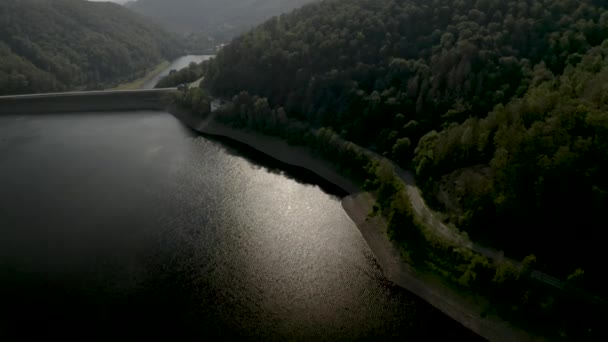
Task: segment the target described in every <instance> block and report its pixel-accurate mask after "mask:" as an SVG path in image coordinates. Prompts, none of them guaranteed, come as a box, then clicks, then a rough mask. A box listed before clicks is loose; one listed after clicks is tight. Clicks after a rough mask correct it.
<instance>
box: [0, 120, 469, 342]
mask: <svg viewBox="0 0 608 342" xmlns="http://www.w3.org/2000/svg"><path fill="white" fill-rule="evenodd" d="M279 167H281V165H278V164H277V163H276V162H272V161H271V160H268V159H267V158H263V157H261V156H260V155H259V154H257V153H253V152H252V151H251V150H249V149H246V148H243V147H240V146H236V145H231V144H229V145H226V144H224V143H220V142H217V141H213V140H210V139H208V138H205V137H202V136H200V135H197V134H194V133H193V132H192V131H190V130H189V129H187V128H186V127H185V126H183V125H182V124H181V123H180V122H179V121H177V119H175V118H174V117H173V116H171V115H169V114H166V113H162V112H137V113H136V112H132V113H105V114H94V113H85V114H66V115H46V116H4V117H0V301H1V306H0V307H1V309H0V310H2V311H1V312H2V318H1V319H0V328H2V329H0V330H1V331H2V332H3V333H6V332H7V331H10V332H11V333H19V334H24V335H28V334H31V333H41V334H42V333H44V334H60V335H62V336H64V335H63V334H67V336H72V337H74V336H75V337H76V338H78V337H83V336H84V337H83V338H84V340H87V339H89V338H90V337H91V336H99V335H109V336H125V335H123V334H124V333H125V332H123V330H126V331H127V332H128V333H130V334H133V335H134V336H136V337H141V336H152V337H158V336H159V334H168V335H170V336H173V337H175V336H183V335H191V336H192V335H194V336H195V337H197V338H199V339H200V338H204V337H210V336H220V337H224V338H228V337H247V338H251V339H280V340H283V339H296V340H299V339H304V340H309V339H323V340H335V339H347V340H349V339H355V338H377V337H389V336H401V337H404V338H409V339H410V340H418V339H419V338H422V337H424V338H425V339H433V338H443V337H449V338H450V339H454V338H459V337H464V338H467V339H470V338H473V337H474V336H473V335H472V334H471V333H470V332H468V331H467V330H465V329H464V328H463V327H462V326H460V325H459V324H457V323H456V322H454V321H452V320H450V319H448V318H447V317H445V316H443V315H442V314H440V313H439V312H437V311H436V310H434V309H433V308H431V307H430V306H428V305H427V304H426V303H424V302H421V301H419V300H418V299H417V298H415V297H414V296H412V295H411V294H410V293H408V292H406V291H405V290H403V289H401V288H399V287H397V286H395V285H393V284H392V283H391V282H389V281H388V280H387V279H386V278H385V277H384V276H383V273H382V271H381V269H380V267H379V266H378V264H377V263H376V261H375V259H374V257H373V254H372V252H371V250H370V249H369V247H368V246H367V244H366V243H365V241H364V239H363V237H362V236H361V234H360V232H359V231H358V229H357V227H356V226H355V225H354V224H353V222H352V221H351V220H350V219H349V217H348V216H347V214H346V213H345V212H344V211H343V209H342V207H341V205H340V199H339V197H338V196H336V195H338V194H339V193H338V192H334V190H332V189H331V187H323V188H321V187H319V186H318V185H315V184H316V181H315V180H314V179H312V178H311V177H310V176H309V175H307V174H305V173H299V172H295V171H293V170H291V171H290V174H285V172H283V171H280V170H279ZM332 193H334V194H332ZM82 330H84V331H86V332H85V335H80V334H81V333H80V331H82ZM118 334H120V335H118Z"/></svg>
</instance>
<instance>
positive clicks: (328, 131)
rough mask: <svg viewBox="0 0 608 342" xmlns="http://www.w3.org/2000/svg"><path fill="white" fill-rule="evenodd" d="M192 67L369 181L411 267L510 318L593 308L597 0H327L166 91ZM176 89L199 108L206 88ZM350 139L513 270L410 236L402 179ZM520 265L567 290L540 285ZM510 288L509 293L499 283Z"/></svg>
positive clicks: (606, 68)
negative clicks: (487, 301) (495, 304)
mask: <svg viewBox="0 0 608 342" xmlns="http://www.w3.org/2000/svg"><path fill="white" fill-rule="evenodd" d="M201 76H204V77H205V78H204V82H203V87H204V89H205V91H206V92H208V93H209V94H210V96H212V97H215V98H222V99H225V100H230V104H229V105H228V106H227V107H226V109H225V111H224V112H220V119H221V120H224V121H225V122H228V123H231V124H233V125H237V126H240V127H245V128H249V129H255V130H259V131H262V132H264V133H267V134H274V135H278V136H281V137H283V138H285V139H287V140H288V141H290V142H291V143H294V144H304V145H309V146H312V147H313V148H314V149H315V150H316V151H318V153H319V155H321V156H323V157H325V158H329V159H330V160H334V161H336V163H337V164H338V167H340V168H341V169H342V170H343V171H344V172H345V173H349V174H353V175H355V176H357V178H359V180H360V182H361V184H364V185H366V186H367V188H369V189H371V190H373V191H375V192H376V193H377V194H378V197H379V198H378V199H379V206H378V208H379V210H380V211H381V213H382V214H383V215H384V216H386V217H387V219H388V220H389V222H390V227H389V228H390V231H391V232H392V233H391V234H392V236H393V238H395V239H397V240H399V241H402V242H403V244H404V246H407V247H406V249H407V250H408V251H409V252H408V253H411V254H412V255H416V254H418V255H419V256H420V255H422V256H424V258H423V259H425V260H426V261H424V262H423V263H424V264H425V265H426V267H430V268H432V269H433V270H435V271H437V272H438V273H440V274H443V275H449V276H448V278H451V279H454V281H455V282H456V283H459V284H468V286H473V287H474V288H477V289H479V290H480V291H482V290H483V291H490V290H489V289H492V288H496V289H497V290H496V291H497V292H492V293H491V294H489V295H490V296H493V297H495V298H498V299H499V300H500V298H502V301H503V302H505V303H506V307H507V311H509V312H511V313H512V314H513V315H514V316H519V317H524V316H523V315H522V314H521V312H520V311H518V310H513V307H515V303H518V304H517V305H519V306H520V307H530V308H532V307H533V309H530V310H527V314H528V315H529V316H525V317H529V318H532V317H534V316H539V317H540V316H543V315H545V314H547V313H548V312H552V315H553V316H551V315H550V316H551V317H553V318H552V319H555V317H556V316H555V315H556V312H560V314H559V315H562V316H561V317H562V319H560V321H563V322H564V324H567V323H566V321H570V322H575V321H577V320H578V321H579V323H580V322H588V321H589V319H587V318H588V317H590V316H593V317H598V316H597V315H595V314H592V315H586V316H585V317H587V318H585V319H583V318H582V316H581V317H578V318H577V317H574V316H572V315H569V316H570V318H568V319H564V317H566V312H568V311H570V312H572V311H573V310H574V311H576V312H578V313H579V314H580V313H581V312H582V311H586V312H587V314H589V312H596V311H593V310H595V309H593V310H592V309H589V310H587V309H582V308H581V307H578V309H573V308H574V306H572V303H573V302H578V303H582V302H584V303H587V304H589V303H594V304H592V305H599V304H598V303H602V301H598V300H596V299H589V298H598V297H594V296H596V295H597V296H602V297H605V296H606V294H607V293H606V288H608V287H607V286H606V285H607V283H606V281H605V277H603V265H604V264H605V259H606V258H605V257H603V256H602V253H601V247H602V245H603V244H605V242H604V240H603V234H602V228H601V227H604V226H605V223H604V220H603V217H602V212H603V210H604V209H605V208H608V183H607V182H606V180H605V179H604V178H603V177H602V174H604V173H605V172H606V167H605V165H608V162H607V160H606V159H607V158H608V154H607V153H608V152H607V151H608V145H607V143H608V141H607V140H606V139H607V137H608V131H607V129H608V111H607V110H608V108H607V105H608V95H607V94H608V88H607V85H606V84H608V83H607V81H608V4H606V3H605V2H604V1H599V0H557V1H549V0H505V1H499V0H457V1H453V0H434V1H422V0H410V1H405V0H376V1H371V0H350V1H346V0H337V1H324V2H320V3H314V4H309V5H307V6H304V7H303V8H301V9H298V10H296V11H294V12H292V13H290V14H287V15H281V16H278V17H275V18H272V19H270V20H268V21H267V22H265V23H264V24H262V25H260V26H258V27H257V28H255V29H253V30H252V31H250V32H248V33H246V34H244V35H242V36H240V37H238V38H236V39H235V40H234V41H233V42H232V43H231V44H229V45H228V46H226V47H225V48H224V49H222V50H221V51H220V52H219V53H218V55H217V57H216V58H215V59H213V60H211V61H208V62H205V63H203V64H200V65H192V66H190V67H189V68H188V69H185V70H182V71H180V72H177V73H174V74H172V75H171V76H170V77H168V78H167V79H165V80H164V85H171V84H177V83H185V82H191V81H193V80H195V79H198V78H200V77H201ZM189 96H190V97H188V98H186V99H185V100H184V101H185V103H186V104H187V105H188V104H189V103H192V104H194V107H196V108H198V109H199V112H200V113H201V114H202V115H206V114H208V113H207V112H206V110H205V109H201V108H206V104H207V103H208V102H209V99H207V98H205V96H207V95H205V94H198V95H196V96H194V97H193V96H192V95H189ZM355 146H362V147H364V148H365V149H366V150H370V151H373V152H375V153H378V154H379V155H382V156H384V157H386V158H389V159H391V160H392V161H393V162H395V163H397V164H398V165H400V166H401V167H403V168H406V169H410V170H412V171H414V172H415V174H416V176H417V181H418V184H419V186H420V187H421V189H422V191H423V195H424V197H425V199H426V201H427V202H428V203H429V204H430V205H432V206H433V207H434V208H435V209H437V210H438V211H441V212H443V213H444V215H445V220H444V221H445V222H446V223H447V224H449V225H454V226H456V227H458V228H459V229H460V230H461V231H463V232H464V233H465V234H467V236H470V237H471V238H472V239H473V240H474V241H477V242H479V243H481V244H482V245H485V246H488V247H490V248H493V249H496V250H502V251H504V255H505V256H506V257H509V258H513V259H516V260H523V261H522V262H521V263H520V264H521V265H523V266H521V265H520V266H517V267H516V266H514V265H512V264H509V263H506V264H503V265H499V264H492V263H491V262H489V261H488V260H487V259H486V258H485V257H482V256H479V255H477V256H476V255H475V254H467V253H465V252H464V251H456V250H455V249H453V247H447V246H445V245H444V244H443V243H442V242H440V241H439V242H438V241H432V238H431V240H430V241H429V239H428V237H425V238H424V239H422V237H424V235H425V234H424V229H423V228H420V229H413V228H412V227H413V226H414V227H415V226H417V225H418V226H419V222H418V223H416V222H413V223H412V220H413V216H412V213H411V208H408V204H407V203H406V202H407V200H406V199H405V198H404V197H403V195H402V194H403V191H402V189H400V186H399V182H398V181H395V180H394V179H395V178H394V177H391V176H387V175H389V174H390V172H388V171H382V170H383V169H386V168H382V167H380V166H378V164H377V163H374V161H373V160H369V158H367V157H366V154H365V153H364V152H362V151H360V150H357V149H356V148H355ZM332 151H333V152H332ZM374 170H376V171H374ZM378 170H379V171H378ZM412 224H413V226H412ZM415 231H418V233H415ZM420 232H422V235H421V234H420ZM414 241H418V243H413V242H414ZM425 241H426V242H425ZM412 255H410V258H412V260H416V259H417V258H416V257H413V256H412ZM418 260H419V262H420V259H418ZM530 264H534V268H535V269H536V270H539V271H541V272H546V273H548V274H551V275H553V276H555V277H556V278H558V279H561V280H563V281H564V282H565V283H566V285H565V288H566V289H569V290H567V291H562V292H559V291H558V292H559V294H553V293H552V292H551V291H553V290H555V289H553V290H548V289H547V288H545V287H543V286H539V284H538V282H535V281H534V279H532V277H531V276H530V274H531V273H530V268H529V266H526V265H530ZM526 270H528V271H526ZM484 279H485V280H484ZM508 279H511V280H508ZM512 281H513V282H515V283H516V284H520V285H517V286H516V285H513V286H511V285H509V286H508V287H509V288H511V289H518V290H514V291H516V292H517V291H520V292H519V294H516V295H513V293H515V292H513V291H511V292H508V293H506V292H501V291H503V290H500V288H501V287H500V286H498V287H496V286H497V285H500V284H501V283H502V282H506V283H508V284H511V282H512ZM492 284H494V285H492ZM521 284H523V285H521ZM491 291H494V290H491ZM535 296H536V298H535V299H532V298H533V297H535ZM560 296H561V297H560ZM564 296H565V297H564ZM558 297H559V298H561V299H559V300H557V299H556V298H558ZM573 298H576V299H573ZM581 298H586V299H583V300H582V302H580V300H581ZM505 299H508V300H505ZM509 302H510V303H511V304H510V305H509V304H508V303H509ZM532 303H534V304H532ZM558 303H559V304H558ZM603 303H605V301H603ZM585 305H586V304H585ZM509 306H511V307H509ZM602 310H605V309H602ZM517 312H519V313H517ZM559 315H558V316H559ZM605 315H606V313H605V311H604V313H603V314H602V315H600V316H601V317H606V316H605ZM582 324H586V323H582Z"/></svg>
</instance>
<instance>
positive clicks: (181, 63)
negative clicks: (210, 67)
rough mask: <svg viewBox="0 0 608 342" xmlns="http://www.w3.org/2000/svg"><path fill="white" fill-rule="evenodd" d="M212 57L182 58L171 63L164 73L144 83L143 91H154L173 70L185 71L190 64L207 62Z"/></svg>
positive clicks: (194, 56) (190, 56) (195, 56)
mask: <svg viewBox="0 0 608 342" xmlns="http://www.w3.org/2000/svg"><path fill="white" fill-rule="evenodd" d="M212 57H213V56H211V55H187V56H182V57H180V58H178V59H176V60H174V61H173V62H171V64H170V65H169V66H168V67H167V68H166V69H165V70H163V72H161V73H160V74H158V75H156V76H154V77H153V78H152V79H150V80H149V81H147V82H146V83H144V84H143V85H142V87H141V89H153V88H154V86H156V83H158V81H160V80H161V79H162V78H163V77H165V76H167V75H169V73H170V72H171V70H180V69H183V68H185V67H187V66H188V65H190V63H200V62H202V61H206V60H208V59H210V58H212Z"/></svg>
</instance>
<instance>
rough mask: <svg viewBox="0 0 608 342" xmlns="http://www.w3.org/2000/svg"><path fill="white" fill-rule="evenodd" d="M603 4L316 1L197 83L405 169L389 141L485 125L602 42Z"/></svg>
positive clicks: (268, 27) (226, 54)
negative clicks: (260, 101) (266, 106)
mask: <svg viewBox="0 0 608 342" xmlns="http://www.w3.org/2000/svg"><path fill="white" fill-rule="evenodd" d="M600 4H601V3H598V2H592V1H590V0H584V1H569V0H564V1H561V2H559V3H556V2H555V1H553V0H534V1H524V2H521V1H515V0H509V1H473V0H465V1H458V2H455V1H453V0H436V1H433V2H432V4H431V3H429V2H428V1H422V0H414V1H398V0H374V1H371V0H337V1H324V2H319V3H314V4H310V5H307V6H304V7H303V8H301V9H299V10H296V11H294V12H292V13H290V14H288V15H282V16H280V17H277V18H273V19H271V20H269V21H267V22H266V23H264V24H263V25H260V26H259V27H257V28H256V29H254V30H252V31H251V32H249V33H247V34H245V35H243V36H241V37H238V38H236V39H235V40H234V41H233V42H232V43H231V44H229V45H228V46H226V47H225V48H224V49H222V50H221V51H220V52H219V54H218V56H217V58H216V59H215V60H214V61H211V62H209V63H206V66H205V67H204V68H205V70H204V73H205V76H206V77H205V85H206V86H207V87H208V88H209V89H210V90H211V91H212V93H213V94H214V96H222V97H228V98H230V97H232V96H234V94H238V93H239V92H241V91H243V90H244V91H247V92H248V93H250V94H255V95H257V96H261V97H265V98H267V99H268V101H269V103H270V104H271V106H281V107H283V108H284V109H285V111H286V113H287V114H288V116H289V117H293V118H297V119H300V120H304V121H306V122H309V123H310V124H312V125H313V126H315V127H331V128H332V129H333V130H335V131H336V132H341V135H342V137H343V138H345V139H347V140H350V141H354V142H356V143H358V144H360V145H362V146H366V147H371V148H374V149H376V151H377V152H378V153H380V154H383V155H386V156H389V157H394V158H396V161H398V162H400V163H402V164H407V162H409V161H408V160H407V158H408V151H407V149H404V150H403V151H397V152H401V153H399V154H398V155H397V156H395V155H394V147H395V145H396V143H397V141H399V140H401V139H404V138H409V139H410V142H411V143H412V145H416V144H417V143H418V140H419V139H420V137H422V136H423V135H425V134H426V133H427V132H428V131H431V130H433V129H435V130H440V129H441V128H442V127H445V126H446V125H449V124H450V123H453V122H456V123H462V122H464V121H465V120H466V119H467V118H469V117H477V118H482V117H484V116H486V115H487V113H488V111H490V110H491V109H492V108H493V107H494V106H495V105H496V104H499V103H506V102H508V101H509V99H511V98H512V97H514V96H519V95H522V94H523V93H525V91H526V89H527V87H528V86H529V84H530V83H534V82H536V83H538V82H542V81H544V80H547V79H551V78H552V75H554V74H560V73H562V71H563V70H564V68H565V67H566V66H567V65H570V64H572V63H576V61H577V60H580V58H581V57H580V56H582V55H583V54H584V53H585V52H586V51H588V49H589V48H591V47H593V46H596V45H598V44H600V43H601V42H602V41H603V39H605V36H602V34H604V33H605V31H606V30H605V27H604V26H603V25H604V24H605V19H602V18H605V17H606V16H605V15H604V14H605V13H606V8H605V4H604V5H600ZM564 8H567V10H564ZM409 122H412V123H415V124H412V125H410V124H408V123H409ZM472 134H473V132H469V136H472ZM401 141H402V142H403V140H401ZM469 143H470V144H473V145H475V146H477V144H478V143H479V142H478V141H470V142H469ZM398 147H403V145H398ZM482 152H483V151H482ZM476 156H477V155H476V154H473V155H470V156H467V158H468V160H474V158H476ZM454 159H457V158H456V157H455V158H454Z"/></svg>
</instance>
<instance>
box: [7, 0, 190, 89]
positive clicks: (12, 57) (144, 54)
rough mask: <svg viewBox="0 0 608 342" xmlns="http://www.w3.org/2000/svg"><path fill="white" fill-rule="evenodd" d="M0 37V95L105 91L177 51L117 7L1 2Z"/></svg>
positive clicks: (62, 0) (42, 0) (56, 0)
mask: <svg viewBox="0 0 608 342" xmlns="http://www.w3.org/2000/svg"><path fill="white" fill-rule="evenodd" d="M0 37H2V39H1V41H0V95H2V94H4V95H5V94H20V93H31V92H49V91H62V90H69V89H75V88H83V87H88V88H100V87H104V86H109V85H111V84H116V83H119V82H120V81H127V80H129V79H135V78H138V77H141V76H143V75H145V74H146V72H147V71H149V70H150V69H152V68H153V67H154V66H156V65H157V64H158V63H159V62H160V61H162V60H164V59H172V58H174V57H176V56H177V55H178V54H179V53H180V51H181V49H182V47H181V46H180V43H178V41H177V39H175V38H174V37H173V36H172V35H170V34H168V33H166V32H164V31H163V30H161V29H160V28H158V27H156V26H154V25H152V24H150V23H148V22H147V21H146V20H144V18H142V17H140V16H138V15H135V14H133V13H131V12H130V11H128V10H126V9H125V8H123V7H122V6H119V5H116V4H111V3H96V2H88V1H74V0H52V1H51V0H3V1H1V2H0Z"/></svg>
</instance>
